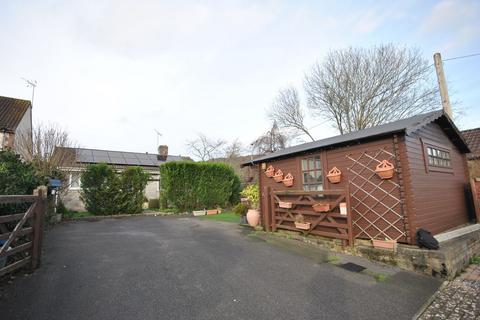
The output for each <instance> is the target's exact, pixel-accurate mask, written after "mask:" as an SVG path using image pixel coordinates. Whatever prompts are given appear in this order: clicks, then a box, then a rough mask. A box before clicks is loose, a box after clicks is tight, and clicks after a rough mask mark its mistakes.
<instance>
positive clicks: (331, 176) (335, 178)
mask: <svg viewBox="0 0 480 320" xmlns="http://www.w3.org/2000/svg"><path fill="white" fill-rule="evenodd" d="M341 177H342V171H340V170H339V169H338V168H337V167H333V168H332V170H330V171H328V174H327V178H328V181H330V183H339V182H340V179H341Z"/></svg>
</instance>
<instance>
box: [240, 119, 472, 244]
mask: <svg viewBox="0 0 480 320" xmlns="http://www.w3.org/2000/svg"><path fill="white" fill-rule="evenodd" d="M468 152H469V149H468V146H467V144H466V143H465V141H464V139H463V137H462V135H461V134H460V132H459V130H458V129H457V128H456V126H455V125H454V123H453V122H452V120H451V119H450V118H449V117H448V115H446V114H444V113H443V111H434V112H430V113H426V114H421V115H417V116H414V117H411V118H407V119H402V120H399V121H395V122H392V123H388V124H385V125H381V126H377V127H373V128H369V129H365V130H360V131H357V132H353V133H349V134H344V135H339V136H335V137H331V138H327V139H323V140H319V141H314V142H310V143H305V144H301V145H297V146H293V147H290V148H286V149H284V150H280V151H277V152H274V153H270V154H267V155H264V156H260V157H258V158H256V159H253V160H252V161H250V162H249V163H245V164H244V165H245V166H247V165H251V166H252V165H257V166H258V170H259V175H260V179H259V185H260V192H261V204H260V205H261V208H260V211H261V220H262V225H263V226H264V228H265V229H266V230H269V231H275V230H277V229H286V230H294V231H300V232H303V233H304V234H306V235H308V234H314V235H320V236H325V237H330V238H337V239H342V240H344V242H348V243H350V244H353V242H354V241H353V240H354V239H381V240H385V239H391V240H396V241H398V242H402V243H410V244H413V243H414V242H415V232H416V230H417V229H418V228H423V229H426V230H428V231H430V232H432V233H433V234H438V233H440V232H443V231H445V230H449V229H452V228H455V227H457V226H460V225H464V224H466V223H468V222H469V221H468V213H467V210H468V209H467V202H466V197H465V187H466V186H467V185H468V183H469V180H468V169H467V161H466V153H468ZM390 164H391V165H392V166H393V169H394V170H393V176H392V177H390V178H388V177H383V178H382V177H380V176H379V172H377V171H380V170H382V168H383V169H384V170H385V171H387V174H388V171H389V169H390ZM334 168H336V169H338V171H337V170H333V171H332V169H334ZM377 168H378V170H377ZM329 172H330V173H331V174H330V176H328V173H329ZM339 172H340V173H341V174H340V179H338V176H339V175H338V173H339ZM390 172H391V170H390ZM272 174H273V175H276V177H275V176H272ZM290 177H293V183H292V181H291V180H289V178H290ZM338 180H339V181H338ZM289 184H290V185H289ZM300 216H301V218H303V220H304V222H306V223H307V226H306V227H305V225H300V224H296V223H295V221H296V220H297V221H299V220H301V219H299V217H300ZM298 226H300V227H301V228H298Z"/></svg>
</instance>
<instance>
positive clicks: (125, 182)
mask: <svg viewBox="0 0 480 320" xmlns="http://www.w3.org/2000/svg"><path fill="white" fill-rule="evenodd" d="M149 177H150V174H148V173H147V172H145V171H144V170H143V169H142V168H140V167H128V168H127V169H125V170H124V171H123V172H122V173H121V174H120V177H119V178H120V190H119V193H118V197H119V198H120V199H119V203H118V204H119V207H118V209H117V210H118V211H117V212H121V213H127V214H133V213H140V212H142V205H143V202H145V201H144V198H145V197H144V195H143V192H144V190H145V187H146V186H147V183H148V179H149Z"/></svg>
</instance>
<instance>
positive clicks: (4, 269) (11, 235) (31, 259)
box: [0, 194, 45, 276]
mask: <svg viewBox="0 0 480 320" xmlns="http://www.w3.org/2000/svg"><path fill="white" fill-rule="evenodd" d="M13 204H16V205H19V204H20V205H21V204H25V207H27V209H26V211H25V212H22V213H14V214H9V215H0V224H3V228H2V229H3V230H4V232H3V233H2V231H0V240H1V241H2V243H3V245H2V246H1V247H0V276H3V275H5V274H7V273H11V272H13V271H15V270H17V269H19V268H22V267H25V266H27V267H29V268H30V270H33V269H35V268H37V267H39V265H40V256H41V247H42V235H43V219H44V213H45V201H44V199H43V197H42V195H41V194H40V195H39V196H29V195H26V196H0V205H13ZM2 229H0V230H2Z"/></svg>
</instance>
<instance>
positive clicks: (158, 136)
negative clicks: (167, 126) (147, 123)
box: [153, 129, 162, 147]
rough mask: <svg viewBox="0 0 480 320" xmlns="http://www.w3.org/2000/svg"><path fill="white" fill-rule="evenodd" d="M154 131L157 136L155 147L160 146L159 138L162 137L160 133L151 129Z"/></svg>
mask: <svg viewBox="0 0 480 320" xmlns="http://www.w3.org/2000/svg"><path fill="white" fill-rule="evenodd" d="M153 130H154V131H155V133H156V134H157V147H158V146H159V144H160V137H161V136H162V134H161V133H160V132H158V130H157V129H153Z"/></svg>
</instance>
